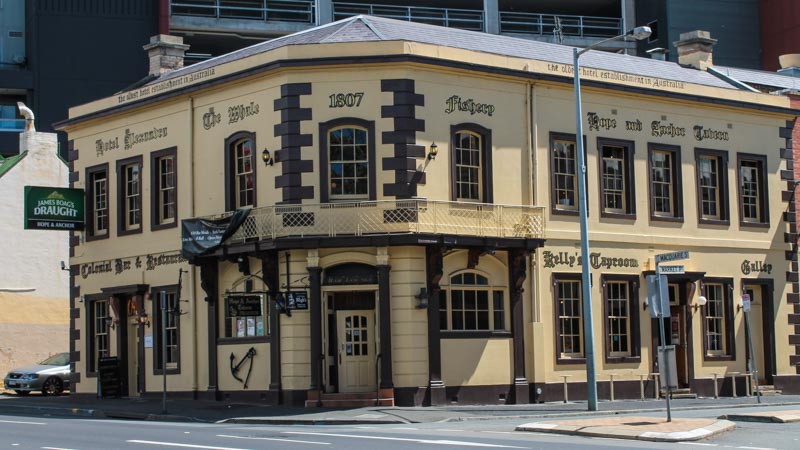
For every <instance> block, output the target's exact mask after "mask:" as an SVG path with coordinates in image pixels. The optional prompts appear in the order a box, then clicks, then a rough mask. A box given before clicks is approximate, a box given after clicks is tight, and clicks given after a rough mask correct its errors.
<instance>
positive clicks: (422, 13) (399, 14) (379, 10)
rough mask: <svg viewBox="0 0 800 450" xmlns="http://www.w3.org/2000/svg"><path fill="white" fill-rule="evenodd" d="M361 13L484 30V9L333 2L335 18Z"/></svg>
mask: <svg viewBox="0 0 800 450" xmlns="http://www.w3.org/2000/svg"><path fill="white" fill-rule="evenodd" d="M359 14H367V15H370V16H378V17H386V18H388V19H396V20H405V21H407V22H419V23H427V24H431V25H438V26H441V27H450V28H460V29H462V30H472V31H483V30H484V26H483V11H479V10H472V9H455V8H429V7H422V6H392V5H372V4H363V3H343V2H333V20H341V19H345V18H347V17H351V16H355V15H359Z"/></svg>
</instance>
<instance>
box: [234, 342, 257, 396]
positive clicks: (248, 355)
mask: <svg viewBox="0 0 800 450" xmlns="http://www.w3.org/2000/svg"><path fill="white" fill-rule="evenodd" d="M254 356H256V349H255V347H250V350H248V351H247V353H245V355H244V356H243V357H242V360H241V361H239V362H238V363H235V364H234V361H236V356H235V355H234V354H233V352H231V375H233V378H235V379H237V380H238V381H240V382H241V383H243V384H244V388H245V389H247V382H248V381H249V380H250V372H252V371H253V357H254ZM247 361H250V364H249V365H248V367H247V376H245V377H244V380H243V379H241V378H240V377H239V375H238V374H239V370H240V369H241V368H242V366H243V365H244V363H246V362H247Z"/></svg>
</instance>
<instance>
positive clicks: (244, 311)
mask: <svg viewBox="0 0 800 450" xmlns="http://www.w3.org/2000/svg"><path fill="white" fill-rule="evenodd" d="M261 298H262V297H261V295H246V294H237V295H229V296H227V297H225V304H226V305H227V308H228V317H252V316H260V315H262V314H261Z"/></svg>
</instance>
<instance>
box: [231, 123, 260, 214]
mask: <svg viewBox="0 0 800 450" xmlns="http://www.w3.org/2000/svg"><path fill="white" fill-rule="evenodd" d="M225 152H226V155H225V156H226V157H225V180H226V182H225V209H226V210H228V211H233V210H236V209H240V208H254V207H255V206H256V170H255V168H256V135H255V133H250V132H247V131H242V132H239V133H235V134H233V135H232V136H230V137H229V138H228V139H226V140H225Z"/></svg>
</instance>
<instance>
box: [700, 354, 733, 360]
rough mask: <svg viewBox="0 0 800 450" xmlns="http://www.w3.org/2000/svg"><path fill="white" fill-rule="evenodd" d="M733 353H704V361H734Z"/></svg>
mask: <svg viewBox="0 0 800 450" xmlns="http://www.w3.org/2000/svg"><path fill="white" fill-rule="evenodd" d="M733 359H734V358H733V356H731V355H703V361H733Z"/></svg>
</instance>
